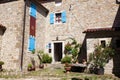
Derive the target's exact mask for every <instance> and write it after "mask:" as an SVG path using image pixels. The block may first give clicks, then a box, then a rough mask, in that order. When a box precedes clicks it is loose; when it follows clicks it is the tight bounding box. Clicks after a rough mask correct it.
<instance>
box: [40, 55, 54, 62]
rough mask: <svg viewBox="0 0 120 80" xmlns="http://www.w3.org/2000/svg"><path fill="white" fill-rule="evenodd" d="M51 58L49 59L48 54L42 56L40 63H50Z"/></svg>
mask: <svg viewBox="0 0 120 80" xmlns="http://www.w3.org/2000/svg"><path fill="white" fill-rule="evenodd" d="M51 62H52V57H50V56H49V55H48V54H43V56H42V63H51Z"/></svg>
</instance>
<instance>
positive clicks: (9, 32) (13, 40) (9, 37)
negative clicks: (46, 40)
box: [0, 0, 24, 70]
mask: <svg viewBox="0 0 120 80" xmlns="http://www.w3.org/2000/svg"><path fill="white" fill-rule="evenodd" d="M23 6H24V1H23V0H18V1H12V2H11V1H10V2H5V3H1V4H0V23H1V24H2V25H4V26H5V27H6V31H5V32H4V34H3V35H2V38H1V39H2V42H1V51H0V52H1V53H0V60H2V61H4V62H5V64H4V66H3V67H4V69H8V70H10V69H16V70H20V54H21V40H22V27H23V13H24V7H23Z"/></svg>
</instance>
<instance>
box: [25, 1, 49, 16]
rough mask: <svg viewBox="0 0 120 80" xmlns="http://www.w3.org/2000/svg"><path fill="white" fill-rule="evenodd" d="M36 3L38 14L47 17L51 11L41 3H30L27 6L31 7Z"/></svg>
mask: <svg viewBox="0 0 120 80" xmlns="http://www.w3.org/2000/svg"><path fill="white" fill-rule="evenodd" d="M31 3H34V4H35V5H36V6H37V12H38V13H40V14H41V15H43V16H44V17H46V16H47V15H48V12H49V10H48V9H47V8H45V7H44V6H43V5H41V3H39V2H37V1H36V0H31V1H28V3H27V6H28V7H30V4H31Z"/></svg>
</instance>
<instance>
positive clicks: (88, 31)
mask: <svg viewBox="0 0 120 80" xmlns="http://www.w3.org/2000/svg"><path fill="white" fill-rule="evenodd" d="M118 30H119V28H93V29H87V30H85V31H83V33H92V32H103V31H104V32H107V31H109V32H110V31H118Z"/></svg>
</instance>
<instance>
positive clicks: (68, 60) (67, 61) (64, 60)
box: [61, 56, 71, 63]
mask: <svg viewBox="0 0 120 80" xmlns="http://www.w3.org/2000/svg"><path fill="white" fill-rule="evenodd" d="M61 63H71V57H70V56H65V57H64V58H62V59H61Z"/></svg>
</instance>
